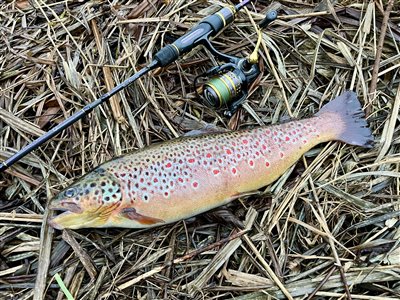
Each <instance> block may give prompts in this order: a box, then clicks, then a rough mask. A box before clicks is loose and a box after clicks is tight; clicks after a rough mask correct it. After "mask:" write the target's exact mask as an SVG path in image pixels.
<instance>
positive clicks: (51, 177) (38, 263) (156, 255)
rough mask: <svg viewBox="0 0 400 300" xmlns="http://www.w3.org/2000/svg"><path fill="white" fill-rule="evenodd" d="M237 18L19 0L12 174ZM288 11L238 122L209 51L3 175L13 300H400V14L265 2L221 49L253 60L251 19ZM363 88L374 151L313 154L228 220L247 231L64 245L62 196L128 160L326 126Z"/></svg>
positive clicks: (9, 86) (11, 4) (358, 4)
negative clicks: (342, 101) (326, 114)
mask: <svg viewBox="0 0 400 300" xmlns="http://www.w3.org/2000/svg"><path fill="white" fill-rule="evenodd" d="M393 4H394V5H393ZM220 5H227V1H220V2H219V1H190V2H187V1H181V0H177V1H168V0H164V1H160V0H154V1H147V0H146V1H112V2H103V1H99V2H93V1H76V0H71V1H60V2H56V1H46V2H45V1H41V0H32V1H26V0H16V1H9V0H6V1H2V2H1V3H0V29H1V30H0V33H1V34H0V38H1V43H0V88H1V90H0V161H3V160H5V159H6V158H8V157H10V156H11V155H12V154H13V153H15V152H16V151H18V150H19V149H21V148H22V147H24V146H25V145H27V144H28V143H29V142H31V141H33V140H34V139H35V138H37V137H39V136H41V135H43V134H44V133H45V132H47V131H49V130H50V129H51V128H53V127H54V126H55V125H56V124H58V123H60V122H61V121H62V120H64V119H65V118H67V117H68V116H71V115H72V114H74V113H75V112H77V111H79V110H80V109H81V108H82V107H83V106H84V105H86V104H88V103H90V102H92V101H94V100H95V99H96V98H98V97H99V96H101V95H102V94H104V93H106V92H107V91H108V90H109V89H110V88H112V87H113V86H115V85H116V84H118V83H120V82H122V81H123V80H125V79H126V78H128V77H129V76H131V75H132V74H133V73H134V72H135V71H137V70H139V69H141V68H142V67H144V66H145V65H147V64H148V63H149V62H150V61H151V60H152V57H153V55H154V53H156V52H157V51H158V50H159V49H160V47H162V46H164V45H166V44H167V43H170V42H172V41H174V40H175V39H176V38H178V37H179V36H181V35H182V34H184V33H185V32H186V30H187V29H188V28H190V27H191V26H192V25H193V24H195V23H196V22H198V21H199V20H200V19H201V18H203V17H205V16H206V15H207V14H210V13H213V12H215V11H216V10H218V9H219V8H220ZM272 8H274V9H277V11H278V15H279V16H278V20H276V21H274V22H273V23H272V24H271V25H269V26H268V27H267V28H265V29H263V42H262V44H261V47H260V50H259V55H260V60H259V66H260V68H261V70H262V75H261V76H259V77H258V78H257V79H256V80H255V82H254V84H253V85H252V86H251V87H250V95H249V97H248V99H247V101H246V103H245V105H244V106H243V107H242V108H240V109H239V111H238V112H237V113H235V114H234V116H233V117H232V118H227V117H226V116H225V115H224V113H223V110H216V109H213V108H209V107H207V106H205V105H204V104H203V103H202V102H201V101H200V100H199V98H198V96H197V95H196V93H195V89H194V87H193V82H194V79H195V77H196V76H197V75H201V74H202V73H204V72H205V71H206V70H207V69H209V68H210V67H212V66H215V65H216V64H217V63H218V61H216V60H215V59H214V58H213V57H212V56H211V54H210V52H208V51H205V50H203V49H202V48H196V49H195V50H193V51H192V52H190V53H188V54H186V55H184V56H183V57H181V58H179V59H178V60H177V61H176V62H174V63H173V64H171V65H169V66H168V67H166V68H163V69H159V70H156V71H155V72H152V73H151V74H150V75H147V76H144V77H143V78H142V79H141V80H140V81H138V82H137V83H135V84H133V85H131V86H129V87H128V88H126V89H125V90H123V91H122V92H121V93H119V94H117V95H116V96H115V97H114V98H113V99H111V101H108V102H107V103H106V104H104V105H102V106H101V107H99V108H97V109H95V110H94V111H93V112H92V113H90V114H89V115H88V116H86V117H84V118H83V119H82V120H80V121H78V122H77V123H75V124H74V125H73V126H71V127H69V128H68V129H66V130H64V131H63V132H62V133H61V134H59V135H57V136H56V137H55V138H53V139H52V140H51V141H49V142H46V143H45V144H44V145H42V146H41V147H40V148H39V149H38V150H35V151H33V152H31V153H30V154H29V155H27V156H26V157H25V158H24V159H22V160H21V161H20V162H18V163H17V164H15V165H14V166H13V167H12V168H10V169H8V170H7V171H6V172H5V173H1V174H0V210H1V213H0V224H1V227H0V297H2V298H3V299H30V298H32V297H33V298H34V299H63V298H64V297H65V296H64V292H63V291H62V290H61V288H60V286H59V284H58V283H57V281H56V278H55V277H59V278H60V279H62V280H63V282H64V284H65V288H64V287H63V288H62V289H64V290H68V291H69V292H70V293H71V294H72V296H73V297H74V298H75V299H126V298H133V299H233V298H234V297H236V298H235V299H241V300H244V299H276V298H278V299H285V298H290V297H292V298H293V299H338V298H347V299H399V298H400V285H399V283H398V282H399V279H400V245H399V237H400V229H399V225H400V221H399V215H400V211H399V208H400V202H399V200H400V198H399V196H400V184H399V181H400V176H399V171H400V170H399V169H400V156H399V142H400V139H399V129H400V126H399V125H400V123H399V116H398V112H399V106H400V93H399V72H398V70H399V66H400V51H399V41H400V27H399V26H400V14H399V10H400V6H399V3H398V1H378V0H377V1H375V2H374V1H371V2H367V1H361V0H359V1H347V0H338V1H330V0H324V1H317V0H316V1H290V0H288V1H279V2H273V3H272V4H270V2H269V1H254V4H252V5H249V6H248V12H245V11H241V12H240V13H239V15H238V16H237V19H236V20H235V22H234V23H233V24H232V25H230V26H229V27H227V28H226V30H225V31H224V32H223V33H221V34H219V35H218V36H217V37H216V38H215V39H214V42H213V44H214V45H215V47H216V48H217V49H218V50H219V51H222V52H224V53H229V54H231V55H236V56H240V57H246V56H248V55H249V54H250V53H251V52H252V51H253V49H254V46H255V43H256V41H257V35H256V33H255V29H254V26H253V25H252V22H251V21H250V18H252V19H254V21H255V22H258V21H260V20H261V19H262V18H263V15H265V13H266V12H267V11H269V10H270V9H272ZM388 9H389V11H387V10H388ZM389 13H390V16H389ZM385 15H386V16H389V18H387V17H385ZM382 24H383V25H385V24H387V26H382ZM381 39H382V40H381ZM345 90H353V91H355V92H356V93H357V94H358V97H359V99H360V101H361V103H362V106H363V109H364V111H365V113H366V118H367V120H368V123H369V126H370V128H371V129H372V132H373V135H374V139H375V145H374V147H373V148H372V149H363V148H359V147H353V146H348V145H344V144H342V143H338V142H330V143H327V144H322V145H320V146H318V147H317V148H314V149H313V150H312V151H310V152H308V153H306V154H305V155H304V157H303V158H302V159H301V160H300V161H299V162H298V163H297V164H296V165H295V166H294V167H293V168H290V169H289V170H288V171H287V172H286V173H285V174H284V175H283V176H282V177H281V178H280V179H279V180H278V181H276V182H275V183H274V184H272V185H270V186H268V187H266V188H264V189H262V190H260V191H258V193H256V194H253V195H250V196H248V197H244V198H241V199H239V200H238V201H235V202H233V203H232V204H231V205H230V206H229V207H228V208H227V209H229V210H231V211H233V212H234V214H235V215H236V217H237V218H238V219H239V220H241V221H243V222H244V224H245V230H244V231H243V230H242V229H240V228H238V227H236V226H235V225H232V224H227V223H226V222H220V221H216V219H215V218H212V216H206V215H202V216H198V217H197V218H195V219H193V220H186V221H181V222H178V223H176V224H172V225H166V226H162V227H158V228H154V229H148V230H130V229H118V228H113V229H82V230H77V231H70V230H66V231H64V232H61V231H58V230H53V229H52V228H50V227H49V226H48V225H47V223H46V222H45V220H46V218H47V216H48V214H49V211H48V210H47V209H46V208H47V207H48V203H49V201H50V199H51V197H52V196H53V195H55V194H56V193H57V192H59V191H60V190H61V189H63V188H64V187H66V186H68V184H70V183H71V182H72V181H73V180H74V179H76V178H78V177H79V176H81V175H82V174H85V173H86V172H88V171H90V170H91V169H93V168H94V167H95V166H97V165H99V164H100V163H102V162H104V161H107V160H109V159H111V158H113V157H116V156H119V155H123V154H124V153H127V152H131V151H133V150H135V149H139V148H142V147H144V146H146V145H151V144H154V143H156V142H161V141H165V140H170V139H173V138H175V137H178V136H180V135H182V134H184V133H185V132H187V131H190V130H193V129H198V128H200V127H203V126H204V125H205V124H213V125H215V126H218V127H220V128H225V129H230V130H236V129H240V128H251V127H255V126H259V125H262V124H266V125H268V124H277V123H280V122H285V121H287V120H288V119H290V118H303V117H308V116H311V115H313V114H314V113H315V112H317V111H318V110H319V108H320V107H321V106H322V105H323V104H324V103H326V102H328V101H330V100H331V99H333V98H334V97H335V96H337V95H339V94H340V93H342V92H343V91H345ZM332 126H335V124H332ZM268 295H270V296H269V297H270V298H268Z"/></svg>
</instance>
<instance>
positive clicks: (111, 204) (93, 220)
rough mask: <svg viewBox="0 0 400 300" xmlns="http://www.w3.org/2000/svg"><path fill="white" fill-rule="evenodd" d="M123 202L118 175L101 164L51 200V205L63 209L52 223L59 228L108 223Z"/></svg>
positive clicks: (104, 225) (94, 225) (100, 225)
mask: <svg viewBox="0 0 400 300" xmlns="http://www.w3.org/2000/svg"><path fill="white" fill-rule="evenodd" d="M121 202H122V192H121V188H120V184H119V182H118V180H117V178H116V177H115V176H113V175H112V174H110V173H109V172H107V171H106V170H104V169H103V168H101V167H98V168H96V169H95V170H93V171H92V172H90V173H88V174H86V175H85V176H83V177H81V178H80V179H79V180H78V181H76V182H75V183H73V184H72V185H70V186H69V187H67V188H66V189H64V190H63V191H61V192H60V193H58V194H57V195H56V196H55V197H54V198H53V199H52V200H51V202H50V206H49V208H50V209H51V210H55V211H62V213H60V214H58V215H56V216H55V217H53V218H51V219H50V221H49V223H50V225H51V226H52V227H54V228H56V229H64V228H70V229H79V228H87V227H107V221H108V220H109V218H110V216H111V215H112V213H113V211H114V210H115V209H116V208H117V207H118V206H120V204H121Z"/></svg>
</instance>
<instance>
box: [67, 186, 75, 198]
mask: <svg viewBox="0 0 400 300" xmlns="http://www.w3.org/2000/svg"><path fill="white" fill-rule="evenodd" d="M75 194H76V188H69V189H67V190H65V192H64V195H65V197H67V198H72V197H74V196H75Z"/></svg>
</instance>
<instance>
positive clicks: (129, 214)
mask: <svg viewBox="0 0 400 300" xmlns="http://www.w3.org/2000/svg"><path fill="white" fill-rule="evenodd" d="M120 214H121V215H123V216H124V217H125V218H128V219H131V220H133V221H136V222H139V223H140V224H143V225H154V224H158V223H165V222H164V220H161V219H157V218H153V217H149V216H145V215H141V214H139V213H138V212H137V211H136V209H135V208H133V207H128V208H124V209H123V210H122V211H121V213H120Z"/></svg>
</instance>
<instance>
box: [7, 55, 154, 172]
mask: <svg viewBox="0 0 400 300" xmlns="http://www.w3.org/2000/svg"><path fill="white" fill-rule="evenodd" d="M158 64H159V63H158V61H157V60H154V61H153V62H151V63H150V64H149V65H148V66H146V67H144V68H143V69H141V70H140V71H138V72H137V73H135V74H134V75H133V76H131V77H129V78H128V79H127V80H125V81H124V82H122V83H121V84H119V85H117V86H116V87H114V88H113V89H112V90H110V91H109V92H108V93H106V94H104V95H102V96H101V97H100V98H98V99H97V100H95V101H93V102H91V103H89V104H88V105H86V106H84V107H83V108H82V109H81V110H80V111H78V112H77V113H75V114H73V115H72V116H70V117H69V118H67V119H65V120H64V121H63V122H61V123H60V124H58V125H57V126H55V127H54V128H52V129H50V130H49V131H48V132H47V133H46V134H44V135H42V136H40V137H38V138H37V139H36V140H34V141H33V142H32V143H30V144H28V145H27V146H26V147H24V148H22V149H21V150H20V151H18V152H17V153H15V154H14V155H13V156H11V157H10V158H9V159H7V160H6V161H5V162H3V163H1V164H0V172H3V171H5V170H6V169H8V168H9V167H10V166H12V165H13V164H14V163H16V162H17V161H18V160H20V159H21V158H23V157H24V156H26V155H27V154H28V153H29V152H31V151H33V150H35V149H36V148H38V147H39V146H41V145H42V144H43V143H45V142H46V141H48V140H49V139H51V138H52V137H54V136H55V135H57V134H58V133H60V132H61V131H63V130H64V129H65V128H67V127H69V126H71V125H72V124H73V123H75V122H76V121H78V120H80V119H82V118H83V117H84V116H86V115H87V114H88V113H90V112H91V111H92V110H93V109H94V108H95V107H97V106H99V105H100V104H102V103H103V102H105V101H106V100H108V99H109V98H111V97H112V96H113V95H115V94H116V93H118V92H119V91H121V90H123V89H124V88H126V87H127V86H128V85H130V84H132V83H133V82H135V81H136V80H137V79H138V78H140V77H142V76H143V75H145V74H147V73H148V72H150V71H151V70H153V69H155V68H156V67H158Z"/></svg>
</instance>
